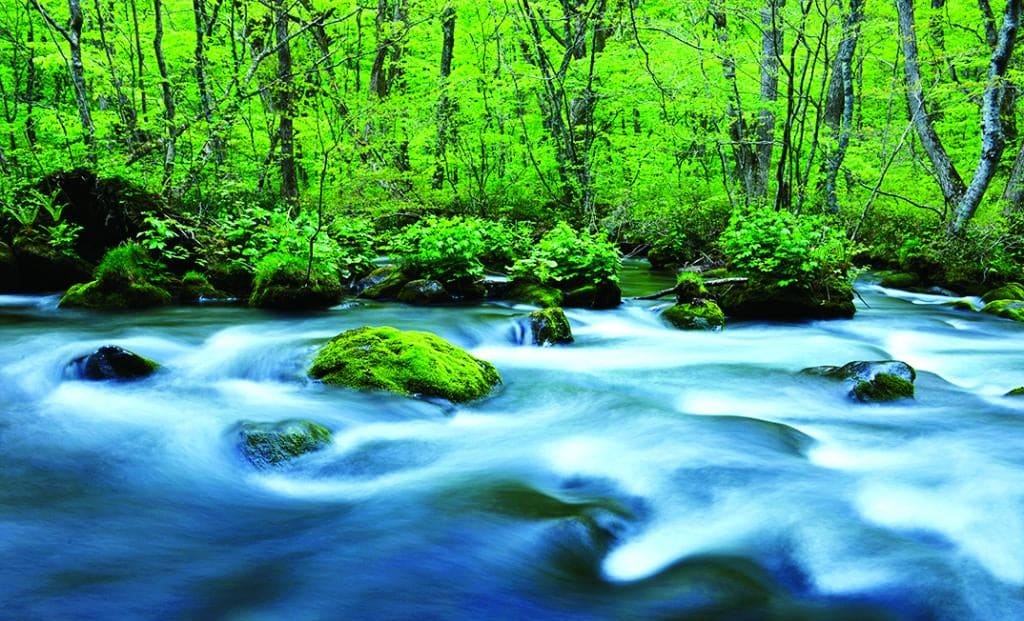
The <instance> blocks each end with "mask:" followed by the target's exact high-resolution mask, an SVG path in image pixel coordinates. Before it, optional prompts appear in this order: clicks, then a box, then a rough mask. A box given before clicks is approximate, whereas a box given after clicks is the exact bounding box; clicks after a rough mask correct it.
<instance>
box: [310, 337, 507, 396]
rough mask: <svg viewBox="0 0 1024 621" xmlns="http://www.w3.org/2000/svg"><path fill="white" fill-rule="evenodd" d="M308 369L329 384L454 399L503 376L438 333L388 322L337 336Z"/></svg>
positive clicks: (486, 389)
mask: <svg viewBox="0 0 1024 621" xmlns="http://www.w3.org/2000/svg"><path fill="white" fill-rule="evenodd" d="M309 375H310V376H311V377H313V378H315V379H319V380H322V381H323V382H324V383H326V384H332V385H337V386H348V387H350V388H357V389H363V390H387V391H390V392H394V393H398V394H403V395H423V396H426V397H441V398H444V399H448V400H449V401H453V402H456V403H459V402H464V401H472V400H474V399H479V398H481V397H483V396H485V395H486V394H487V393H488V392H490V390H491V388H492V387H493V386H494V385H496V384H498V383H500V382H501V377H500V376H499V375H498V372H497V370H495V368H494V367H493V366H492V365H491V363H489V362H485V361H483V360H479V359H477V358H474V357H473V356H471V355H469V354H468V353H467V352H466V351H464V350H462V349H460V348H458V347H456V346H455V345H452V344H451V343H449V342H448V341H446V340H444V339H442V338H441V337H439V336H437V335H436V334H431V333H429V332H417V331H402V330H398V329H396V328H391V327H386V326H385V327H364V328H357V329H355V330H349V331H347V332H342V333H341V334H339V335H338V336H336V337H334V338H333V339H331V341H330V342H328V343H327V344H326V345H324V346H323V347H322V348H321V349H320V351H319V352H318V353H317V355H316V358H315V359H314V360H313V364H312V366H311V367H310V369H309Z"/></svg>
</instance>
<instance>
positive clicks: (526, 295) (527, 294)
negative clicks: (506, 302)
mask: <svg viewBox="0 0 1024 621" xmlns="http://www.w3.org/2000/svg"><path fill="white" fill-rule="evenodd" d="M506 295H507V296H508V298H509V299H510V300H515V301H517V302H525V303H526V304H533V305H534V306H540V307H541V308H549V307H553V306H561V305H562V297H563V296H562V292H561V291H559V290H558V289H555V288H554V287H548V286H545V285H538V284H536V283H531V282H523V281H519V282H513V283H512V284H511V285H510V286H509V288H508V289H507V290H506Z"/></svg>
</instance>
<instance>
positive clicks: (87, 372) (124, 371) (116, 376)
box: [69, 345, 160, 380]
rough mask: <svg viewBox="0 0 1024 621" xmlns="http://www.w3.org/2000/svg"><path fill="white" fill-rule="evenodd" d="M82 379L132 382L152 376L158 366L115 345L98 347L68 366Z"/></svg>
mask: <svg viewBox="0 0 1024 621" xmlns="http://www.w3.org/2000/svg"><path fill="white" fill-rule="evenodd" d="M69 366H70V367H71V368H72V369H73V370H74V371H75V372H76V374H77V375H78V376H79V377H81V378H82V379H87V380H132V379H140V378H143V377H148V376H150V375H152V374H153V373H154V372H155V371H156V370H157V369H158V368H160V365H158V364H157V363H155V362H153V361H152V360H150V359H149V358H145V357H143V356H140V355H138V354H136V353H134V352H130V351H128V350H126V349H121V348H120V347H117V346H116V345H106V346H104V347H100V348H99V349H97V350H96V351H95V352H93V353H91V354H89V355H87V356H81V357H79V358H75V359H74V360H72V361H71V364H70V365H69Z"/></svg>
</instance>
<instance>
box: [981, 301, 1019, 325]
mask: <svg viewBox="0 0 1024 621" xmlns="http://www.w3.org/2000/svg"><path fill="white" fill-rule="evenodd" d="M981 312H983V313H988V314H989V315H995V316H996V317H1002V318H1004V319H1012V320H1014V321H1024V301H1020V300H992V301H991V302H989V303H988V304H986V305H985V306H984V307H983V308H982V309H981Z"/></svg>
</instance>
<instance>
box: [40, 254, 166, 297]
mask: <svg viewBox="0 0 1024 621" xmlns="http://www.w3.org/2000/svg"><path fill="white" fill-rule="evenodd" d="M93 277H94V280H92V281H91V282H87V283H83V284H78V285H73V286H72V287H70V288H69V289H68V290H67V293H65V294H64V297H62V298H61V299H60V306H61V307H66V308H88V309H92V310H135V309H143V308H152V307H154V306H163V305H165V304H170V303H171V294H170V293H169V292H168V291H167V289H166V288H165V287H164V286H163V283H165V282H167V281H168V276H167V274H166V271H165V268H164V266H163V264H161V263H160V262H158V261H155V260H153V259H152V258H150V257H149V255H148V254H147V253H146V251H145V249H143V248H142V247H141V246H139V245H138V244H134V243H129V244H125V245H123V246H118V247H117V248H113V249H111V250H110V251H108V252H107V254H105V255H103V260H102V261H100V264H99V265H98V266H96V271H95V272H93Z"/></svg>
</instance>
